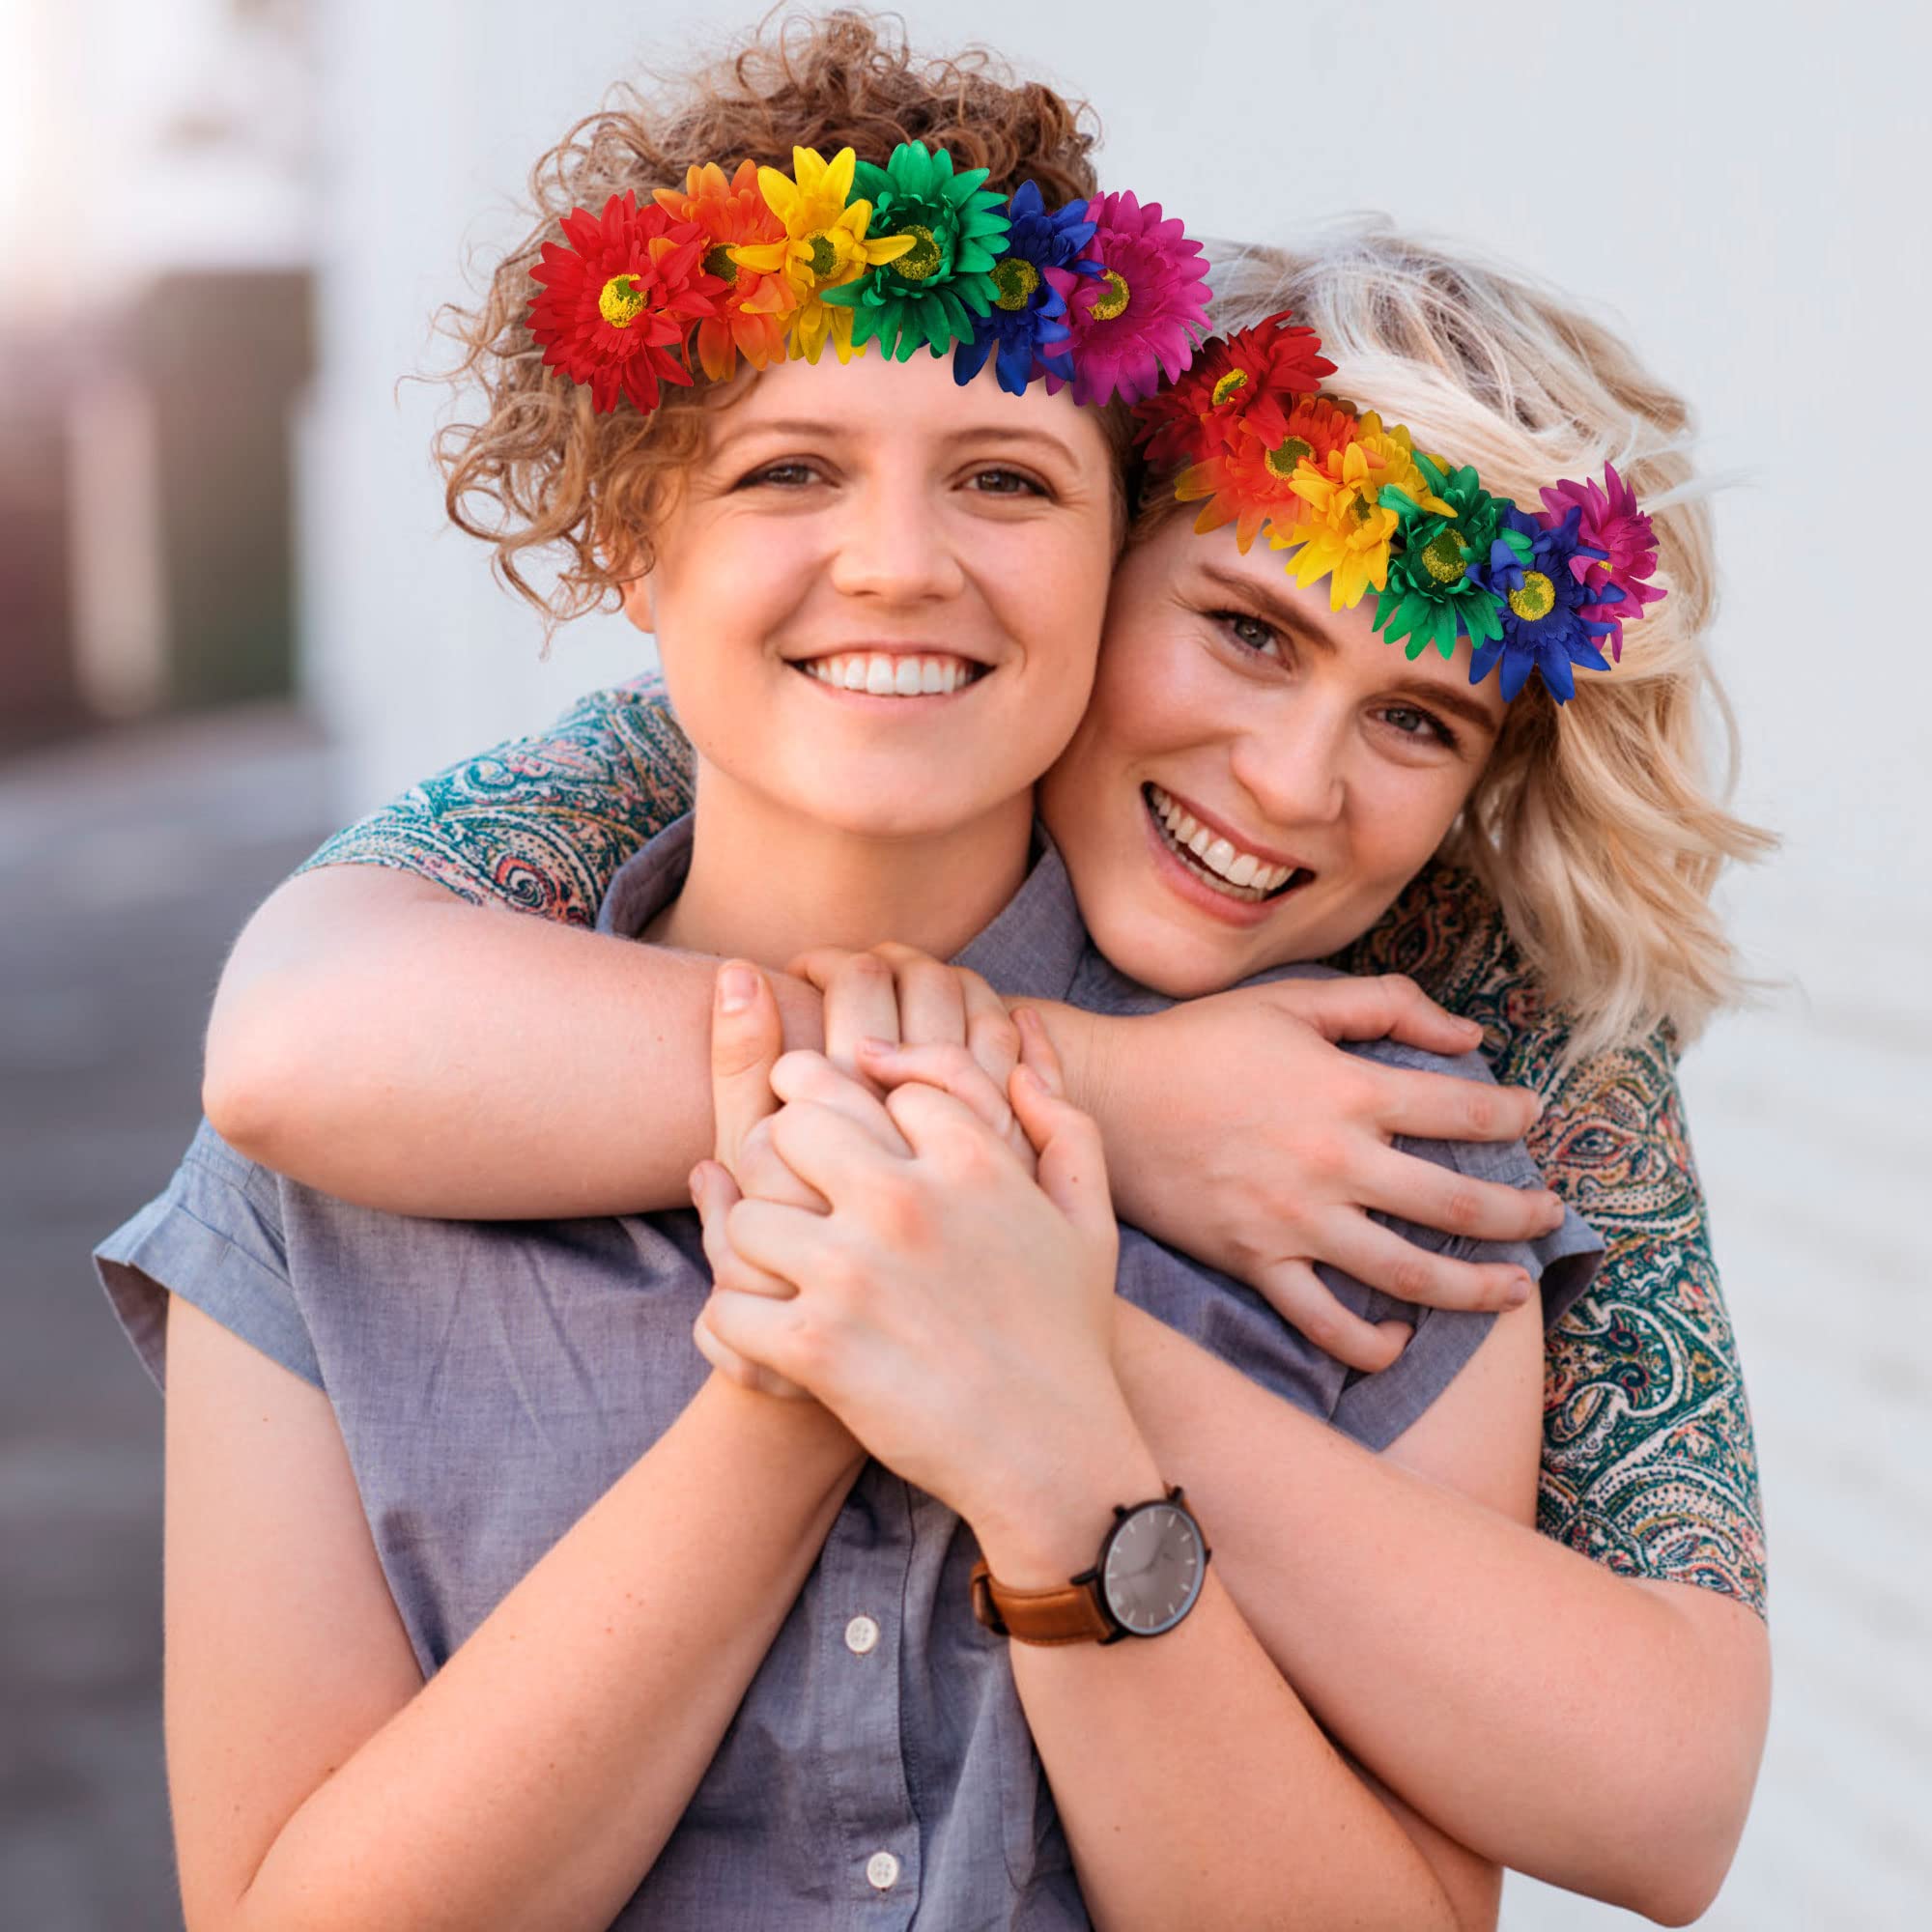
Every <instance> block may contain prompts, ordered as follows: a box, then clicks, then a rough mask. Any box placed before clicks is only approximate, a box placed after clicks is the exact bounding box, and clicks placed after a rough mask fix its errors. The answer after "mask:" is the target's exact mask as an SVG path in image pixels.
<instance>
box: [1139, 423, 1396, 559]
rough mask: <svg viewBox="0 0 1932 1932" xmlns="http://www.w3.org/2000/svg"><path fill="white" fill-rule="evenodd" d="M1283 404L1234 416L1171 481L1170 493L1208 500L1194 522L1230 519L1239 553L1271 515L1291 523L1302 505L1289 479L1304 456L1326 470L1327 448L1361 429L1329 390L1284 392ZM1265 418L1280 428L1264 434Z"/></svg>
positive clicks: (1211, 524) (1205, 524) (1203, 525)
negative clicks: (1320, 392)
mask: <svg viewBox="0 0 1932 1932" xmlns="http://www.w3.org/2000/svg"><path fill="white" fill-rule="evenodd" d="M1278 401H1279V402H1282V403H1286V404H1287V405H1288V407H1287V408H1286V409H1281V410H1275V411H1272V412H1267V411H1255V412H1250V413H1249V415H1248V416H1247V418H1246V419H1245V420H1238V421H1236V422H1234V423H1233V424H1232V425H1231V426H1230V428H1229V431H1228V434H1227V435H1226V436H1225V437H1224V438H1223V439H1222V440H1221V445H1220V447H1219V448H1218V449H1216V448H1212V447H1209V448H1208V449H1207V450H1206V451H1205V453H1204V454H1203V455H1202V456H1201V457H1200V458H1199V460H1198V461H1196V462H1195V464H1194V465H1193V466H1192V467H1191V468H1190V469H1185V470H1183V471H1182V472H1181V474H1180V475H1179V477H1178V478H1177V479H1176V480H1175V485H1174V494H1175V497H1177V498H1178V499H1179V501H1180V502H1183V503H1193V502H1198V501H1200V499H1201V498H1202V497H1206V498H1207V499H1208V500H1207V501H1206V502H1205V503H1204V504H1202V509H1201V514H1200V516H1199V517H1197V518H1196V519H1195V523H1194V527H1195V528H1196V529H1197V530H1200V531H1202V532H1204V533H1205V532H1207V531H1208V530H1217V529H1219V528H1220V527H1221V526H1222V525H1223V524H1233V525H1234V526H1235V541H1236V543H1237V544H1239V545H1240V547H1241V549H1242V551H1243V552H1245V551H1246V550H1247V548H1248V546H1249V545H1250V544H1251V543H1253V542H1254V540H1255V538H1256V537H1257V536H1259V535H1260V534H1261V530H1262V526H1263V525H1264V524H1265V523H1267V522H1268V521H1269V520H1270V519H1271V518H1272V517H1274V516H1275V515H1276V514H1278V513H1279V514H1280V515H1281V516H1282V518H1283V521H1284V523H1285V524H1293V522H1295V521H1296V519H1297V518H1298V517H1300V516H1301V515H1302V514H1303V513H1304V510H1305V505H1304V503H1303V501H1302V499H1301V498H1300V497H1298V496H1296V495H1295V492H1294V489H1293V481H1294V476H1295V473H1296V471H1297V470H1298V469H1300V467H1301V465H1302V464H1303V463H1312V464H1313V465H1314V466H1315V467H1316V468H1317V469H1325V467H1326V465H1327V462H1328V458H1329V456H1330V454H1331V453H1332V452H1333V451H1335V450H1339V449H1346V448H1347V447H1348V446H1349V445H1350V443H1351V442H1353V441H1354V440H1355V438H1356V436H1357V434H1358V433H1359V425H1358V424H1357V422H1356V420H1355V412H1354V410H1353V409H1352V408H1351V407H1350V405H1349V404H1347V403H1344V402H1339V401H1337V400H1336V398H1334V397H1333V396H1287V397H1282V398H1279V399H1278ZM1264 423H1266V424H1269V425H1270V426H1271V427H1272V428H1278V429H1279V431H1280V434H1279V436H1277V437H1275V439H1274V440H1273V441H1268V440H1266V437H1267V434H1268V432H1267V431H1265V430H1264V428H1263V425H1264Z"/></svg>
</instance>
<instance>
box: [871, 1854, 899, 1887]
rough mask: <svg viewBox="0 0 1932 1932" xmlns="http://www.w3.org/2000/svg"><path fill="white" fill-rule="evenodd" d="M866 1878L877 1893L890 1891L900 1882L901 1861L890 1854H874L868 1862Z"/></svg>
mask: <svg viewBox="0 0 1932 1932" xmlns="http://www.w3.org/2000/svg"><path fill="white" fill-rule="evenodd" d="M866 1876H867V1879H868V1880H869V1881H870V1882H871V1885H872V1888H873V1889H874V1890H876V1891H890V1890H892V1889H893V1887H894V1886H895V1885H896V1884H898V1882H899V1861H898V1860H896V1859H895V1858H894V1857H893V1855H892V1853H890V1852H874V1853H873V1854H872V1856H871V1857H870V1858H869V1859H867V1861H866Z"/></svg>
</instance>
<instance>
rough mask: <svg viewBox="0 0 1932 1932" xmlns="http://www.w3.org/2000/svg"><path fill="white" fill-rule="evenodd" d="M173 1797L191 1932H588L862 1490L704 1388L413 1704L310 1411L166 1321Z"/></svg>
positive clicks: (649, 1846)
mask: <svg viewBox="0 0 1932 1932" xmlns="http://www.w3.org/2000/svg"><path fill="white" fill-rule="evenodd" d="M168 1327H169V1345H168V1357H169V1364H170V1385H169V1395H168V1406H167V1433H168V1443H167V1560H166V1625H167V1662H166V1704H167V1747H168V1771H169V1785H170V1792H171V1797H172V1802H173V1808H174V1815H175V1827H176V1837H177V1844H178V1854H179V1861H180V1868H181V1877H182V1891H183V1902H184V1909H185V1917H186V1920H187V1923H188V1925H189V1927H190V1928H192V1932H251V1928H256V1927H270V1926H272V1927H274V1928H276V1932H291V1928H302V1927H315V1928H318V1932H323V1928H327V1932H334V1928H337V1927H341V1926H346V1925H354V1926H355V1927H357V1928H368V1932H381V1928H384V1927H391V1926H393V1927H396V1928H409V1932H428V1929H429V1928H436V1927H443V1926H447V1927H450V1928H469V1927H473V1926H476V1925H483V1924H488V1925H492V1926H500V1927H504V1928H518V1927H525V1926H528V1927H539V1926H540V1927H542V1928H544V1929H545V1932H569V1928H573V1927H582V1928H583V1932H593V1928H601V1927H603V1926H605V1925H608V1924H609V1923H610V1921H611V1918H612V1917H613V1916H614V1915H615V1913H616V1912H617V1911H618V1909H619V1908H620V1907H621V1905H622V1904H623V1901H624V1900H625V1899H626V1898H627V1897H628V1896H629V1895H630V1893H631V1892H632V1891H633V1890H635V1889H636V1888H637V1886H638V1884H639V1881H640V1880H641V1879H642V1877H643V1875H644V1874H645V1872H646V1871H647V1870H648V1869H649V1867H650V1865H651V1863H652V1862H653V1861H654V1860H655V1859H656V1857H657V1855H658V1852H659V1850H660V1849H661V1848H662V1846H663V1844H664V1842H665V1840H666V1838H667V1837H668V1835H669V1833H670V1832H671V1830H672V1828H673V1827H674V1826H675V1824H676V1823H677V1820H678V1817H679V1816H680V1814H681V1813H682V1811H683V1809H684V1807H685V1805H686V1804H687V1803H688V1801H689V1799H690V1797H691V1794H692V1792H693V1791H694V1790H695V1789H696V1785H697V1783H698V1780H699V1779H700V1777H701V1776H702V1775H703V1772H704V1769H705V1767H706V1766H707V1765H708V1764H709V1762H710V1760H711V1758H712V1756H713V1754H714V1752H715V1751H716V1749H717V1747H718V1743H719V1740H720V1738H721V1737H722V1736H723V1735H724V1732H725V1726H726V1725H727V1724H728V1722H729V1721H730V1719H731V1716H732V1714H733V1712H734V1711H735V1710H736V1708H737V1706H738V1703H739V1701H740V1699H741V1698H742V1696H743V1694H744V1691H745V1689H746V1687H747V1685H748V1684H749V1683H750V1682H751V1679H752V1677H753V1675H754V1673H755V1672H756V1670H757V1667H758V1664H759V1662H761V1661H762V1659H763V1657H764V1654H765V1652H766V1650H767V1649H768V1648H769V1646H770V1644H771V1642H772V1640H773V1638H774V1636H775V1635H776V1634H777V1632H778V1630H779V1627H780V1626H781V1624H782V1622H783V1620H784V1618H785V1615H786V1613H787V1612H788V1610H789V1609H790V1606H791V1604H792V1601H793V1598H794V1597H795V1596H796V1594H797V1592H798V1590H799V1588H800V1586H801V1585H802V1584H803V1582H804V1580H805V1577H806V1575H807V1573H808V1572H809V1571H810V1567H811V1564H812V1562H813V1561H814V1560H815V1558H816V1556H817V1553H818V1550H819V1547H820V1545H821V1543H822V1542H823V1540H824V1537H825V1535H826V1533H827V1531H828V1530H829V1528H830V1526H831V1524H832V1522H833V1520H834V1519H835V1518H836V1516H837V1514H838V1508H839V1505H840V1503H841V1501H842V1500H843V1497H844V1494H845V1492H846V1490H847V1489H848V1487H849V1486H850V1483H851V1481H852V1479H853V1478H854V1476H855V1475H856V1474H857V1471H858V1469H859V1467H860V1466H861V1457H860V1454H859V1452H858V1451H857V1450H856V1448H855V1447H854V1445H853V1443H852V1441H851V1438H850V1437H849V1436H848V1435H846V1434H845V1432H844V1431H843V1430H842V1429H840V1428H839V1427H838V1425H837V1424H836V1423H835V1422H833V1421H832V1419H831V1418H830V1417H829V1416H827V1414H826V1413H825V1411H824V1410H822V1409H820V1408H819V1407H818V1406H816V1405H808V1404H803V1403H780V1402H774V1401H772V1400H771V1399H770V1398H767V1397H762V1396H756V1395H751V1394H748V1393H746V1392H745V1391H743V1390H741V1389H738V1388H735V1387H733V1386H732V1385H731V1384H730V1383H729V1382H727V1381H725V1380H724V1379H723V1378H718V1377H714V1378H712V1379H711V1380H710V1381H709V1382H708V1383H706V1385H705V1386H704V1388H703V1389H702V1390H701V1391H700V1392H699V1394H698V1396H697V1397H696V1400H695V1401H694V1402H693V1403H692V1405H691V1406H690V1407H689V1408H687V1409H686V1411H685V1413H684V1414H683V1416H681V1417H680V1418H679V1420H678V1421H677V1423H676V1424H674V1425H673V1427H672V1428H671V1429H670V1430H669V1431H668V1433H667V1434H666V1435H664V1436H663V1437H662V1438H661V1439H660V1440H659V1441H658V1442H657V1443H656V1444H655V1445H654V1446H653V1447H652V1448H651V1449H650V1450H649V1451H648V1452H647V1453H646V1454H645V1455H644V1456H643V1457H641V1458H640V1459H639V1461H638V1462H637V1463H635V1464H633V1466H632V1467H631V1469H630V1470H629V1471H628V1472H627V1473H626V1474H625V1475H623V1476H622V1477H620V1478H619V1479H618V1480H617V1482H616V1483H614V1484H613V1485H612V1486H611V1489H610V1490H608V1491H607V1492H605V1494H604V1495H603V1497H602V1498H601V1499H600V1500H599V1501H598V1502H597V1503H596V1504H594V1505H593V1506H592V1507H591V1508H590V1509H589V1510H588V1511H587V1512H586V1513H585V1514H584V1515H583V1517H582V1519H581V1520H579V1521H578V1522H577V1524H576V1525H575V1526H574V1527H573V1528H572V1529H571V1530H570V1531H569V1532H568V1533H567V1534H566V1535H565V1536H564V1537H563V1538H562V1539H561V1540H560V1541H559V1542H558V1543H557V1544H556V1545H555V1546H554V1548H552V1549H551V1550H550V1551H549V1553H548V1554H546V1555H545V1556H544V1558H543V1559H542V1560H541V1561H540V1562H539V1563H538V1564H537V1565H536V1566H535V1567H534V1568H533V1569H532V1570H531V1571H530V1572H529V1573H528V1574H527V1575H526V1577H524V1578H523V1580H522V1581H521V1582H520V1583H519V1584H518V1585H517V1587H516V1588H515V1589H514V1590H513V1591H511V1593H510V1594H509V1596H507V1597H506V1598H505V1599H504V1600H503V1601H502V1602H501V1603H500V1604H499V1605H497V1607H496V1609H495V1610H493V1611H492V1612H491V1614H490V1616H489V1617H488V1618H487V1619H486V1620H485V1621H484V1622H483V1623H482V1624H481V1625H480V1626H479V1627H478V1628H477V1629H476V1630H475V1632H473V1633H472V1634H471V1635H470V1636H469V1639H468V1640H467V1641H466V1642H465V1643H463V1644H462V1645H461V1646H460V1647H459V1649H458V1650H457V1651H456V1653H455V1654H454V1656H452V1657H451V1658H450V1660H449V1662H448V1663H447V1664H446V1665H445V1666H444V1667H443V1668H442V1669H441V1670H440V1671H439V1672H438V1674H437V1675H436V1676H435V1677H434V1678H433V1679H431V1680H430V1682H429V1683H428V1684H423V1683H422V1682H421V1679H420V1676H419V1673H418V1671H417V1667H416V1663H415V1660H414V1657H413V1655H412V1651H411V1649H410V1645H409V1641H408V1638H407V1637H406V1635H405V1634H404V1631H403V1628H402V1624H401V1622H400V1620H399V1618H398V1617H397V1614H396V1611H395V1608H394V1605H393V1604H392V1603H391V1602H390V1599H389V1595H388V1591H387V1588H386V1585H385V1583H384V1578H383V1575H382V1572H381V1569H380V1567H379V1564H378V1561H377V1557H376V1552H375V1548H374V1546H373V1544H372V1542H371V1540H370V1536H369V1531H368V1527H367V1523H366V1521H365V1520H364V1518H363V1515H362V1509H361V1504H360V1502H359V1500H358V1497H357V1494H356V1490H355V1480H354V1477H353V1475H352V1474H351V1471H350V1467H349V1463H348V1458H347V1455H346V1452H345V1450H344V1448H343V1444H342V1438H341V1435H340V1433H339V1431H338V1429H337V1427H336V1423H335V1418H334V1412H333V1410H332V1409H331V1408H330V1406H329V1404H328V1401H327V1398H326V1397H325V1396H324V1395H323V1394H322V1393H321V1391H319V1390H317V1389H315V1388H313V1387H311V1386H310V1385H309V1384H307V1383H306V1382H303V1381H302V1380H300V1378H298V1377H296V1376H293V1375H291V1374H290V1373H289V1372H288V1371H286V1370H285V1369H283V1368H281V1367H280V1366H279V1365H277V1364H276V1363H274V1362H271V1361H270V1360H269V1358H268V1357H267V1356H264V1355H261V1354H259V1353H257V1352H256V1351H255V1350H253V1349H251V1348H250V1347H249V1346H248V1345H247V1344H246V1343H244V1342H242V1341H241V1340H240V1339H239V1338H237V1337H236V1336H234V1335H232V1334H231V1333H230V1332H229V1331H228V1330H227V1329H225V1328H222V1327H221V1326H219V1325H218V1324H217V1323H215V1322H214V1321H212V1320H211V1319H210V1318H209V1317H207V1316H206V1315H203V1314H202V1313H201V1312H200V1311H199V1310H198V1309H196V1308H194V1307H193V1306H192V1305H191V1304H188V1303H185V1302H183V1301H181V1300H179V1299H175V1300H173V1301H171V1302H170V1304H169V1317H168Z"/></svg>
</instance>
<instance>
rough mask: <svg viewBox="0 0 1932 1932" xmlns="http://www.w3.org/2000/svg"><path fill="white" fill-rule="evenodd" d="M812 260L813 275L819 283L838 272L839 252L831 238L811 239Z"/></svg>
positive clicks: (825, 236) (820, 236) (818, 237)
mask: <svg viewBox="0 0 1932 1932" xmlns="http://www.w3.org/2000/svg"><path fill="white" fill-rule="evenodd" d="M810 264H811V272H812V275H813V277H814V278H815V279H816V280H818V281H821V282H822V281H823V280H824V279H825V278H826V276H827V275H830V274H836V273H837V272H838V249H837V247H835V246H834V245H833V241H832V237H831V236H829V235H814V236H813V237H812V238H811V255H810Z"/></svg>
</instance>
